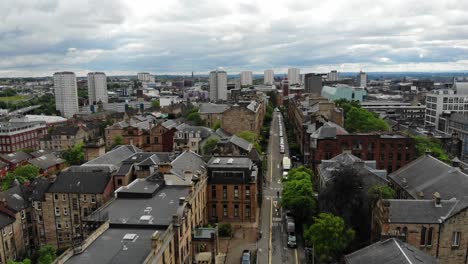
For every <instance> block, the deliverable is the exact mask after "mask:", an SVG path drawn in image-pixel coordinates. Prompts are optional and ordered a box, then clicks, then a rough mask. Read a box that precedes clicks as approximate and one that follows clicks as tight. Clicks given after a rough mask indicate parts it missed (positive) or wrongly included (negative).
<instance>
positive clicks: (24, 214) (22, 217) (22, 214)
mask: <svg viewBox="0 0 468 264" xmlns="http://www.w3.org/2000/svg"><path fill="white" fill-rule="evenodd" d="M25 217H26V213H25V212H24V210H22V211H21V219H24V218H25Z"/></svg>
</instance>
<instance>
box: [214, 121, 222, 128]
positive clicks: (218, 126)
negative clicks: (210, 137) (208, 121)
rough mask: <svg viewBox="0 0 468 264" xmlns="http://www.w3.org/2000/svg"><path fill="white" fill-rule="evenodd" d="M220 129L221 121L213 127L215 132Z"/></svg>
mask: <svg viewBox="0 0 468 264" xmlns="http://www.w3.org/2000/svg"><path fill="white" fill-rule="evenodd" d="M218 128H221V121H220V120H218V121H216V122H215V123H214V125H213V130H217V129H218Z"/></svg>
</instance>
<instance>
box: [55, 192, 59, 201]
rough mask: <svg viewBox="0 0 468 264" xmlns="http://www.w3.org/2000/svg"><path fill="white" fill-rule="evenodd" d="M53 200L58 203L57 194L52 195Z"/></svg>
mask: <svg viewBox="0 0 468 264" xmlns="http://www.w3.org/2000/svg"><path fill="white" fill-rule="evenodd" d="M54 200H55V201H58V194H56V193H54Z"/></svg>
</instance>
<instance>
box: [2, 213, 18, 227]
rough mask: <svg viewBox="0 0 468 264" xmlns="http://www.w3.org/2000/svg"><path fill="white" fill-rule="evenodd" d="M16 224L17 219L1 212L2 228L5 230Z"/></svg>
mask: <svg viewBox="0 0 468 264" xmlns="http://www.w3.org/2000/svg"><path fill="white" fill-rule="evenodd" d="M14 222H15V218H14V217H11V216H9V215H7V214H5V213H2V212H0V228H4V227H6V226H7V225H10V224H12V223H14Z"/></svg>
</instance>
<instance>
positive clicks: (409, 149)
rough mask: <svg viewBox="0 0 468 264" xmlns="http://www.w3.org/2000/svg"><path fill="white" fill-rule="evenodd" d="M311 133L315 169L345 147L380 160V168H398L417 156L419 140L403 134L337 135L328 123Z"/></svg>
mask: <svg viewBox="0 0 468 264" xmlns="http://www.w3.org/2000/svg"><path fill="white" fill-rule="evenodd" d="M322 130H324V131H320V129H319V130H317V133H314V134H312V135H311V139H310V141H311V142H310V158H311V159H310V162H311V164H312V167H313V168H314V169H316V168H317V165H318V164H320V163H321V161H322V160H328V159H331V158H333V157H335V156H337V155H339V154H341V153H342V152H343V151H344V150H349V151H351V153H352V154H353V155H354V156H356V157H358V158H361V159H363V160H375V161H377V169H385V170H387V173H391V172H392V171H396V170H398V169H399V168H401V167H403V166H404V165H406V164H408V163H409V162H411V161H412V160H414V159H415V158H416V149H415V141H414V139H413V138H410V137H407V136H404V135H402V134H397V133H391V132H384V133H362V134H344V135H337V134H336V132H334V130H333V128H331V127H326V128H325V127H324V128H323V129H322Z"/></svg>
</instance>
